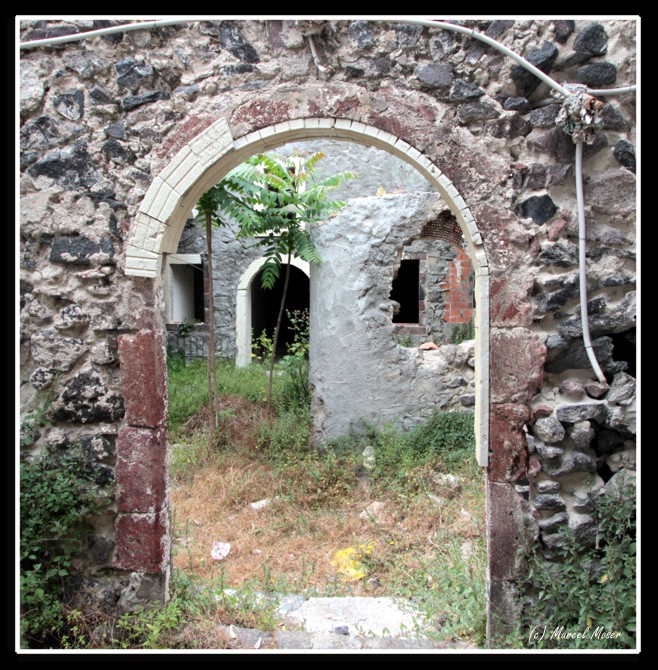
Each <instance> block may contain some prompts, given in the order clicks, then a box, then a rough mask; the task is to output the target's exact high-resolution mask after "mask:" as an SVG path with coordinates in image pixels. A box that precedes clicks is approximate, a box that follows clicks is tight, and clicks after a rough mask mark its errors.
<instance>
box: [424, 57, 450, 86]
mask: <svg viewBox="0 0 658 670" xmlns="http://www.w3.org/2000/svg"><path fill="white" fill-rule="evenodd" d="M416 77H418V80H419V81H420V82H421V84H424V85H425V86H427V88H430V89H447V88H448V87H449V86H450V85H451V84H452V81H453V79H454V78H455V74H454V71H453V68H452V66H451V65H448V64H447V63H432V64H430V65H420V66H419V67H417V68H416Z"/></svg>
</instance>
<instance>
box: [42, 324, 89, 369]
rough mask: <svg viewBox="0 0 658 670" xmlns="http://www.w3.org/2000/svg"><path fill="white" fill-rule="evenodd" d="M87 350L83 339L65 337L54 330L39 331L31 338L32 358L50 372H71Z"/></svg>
mask: <svg viewBox="0 0 658 670" xmlns="http://www.w3.org/2000/svg"><path fill="white" fill-rule="evenodd" d="M86 350H87V347H86V346H85V344H84V342H83V341H82V340H81V339H79V338H72V337H63V336H62V335H60V334H59V333H57V332H56V331H55V330H54V329H52V328H48V329H46V330H42V331H39V332H37V333H35V334H34V335H32V337H31V338H30V351H31V353H32V358H33V359H34V360H35V361H36V362H37V363H39V365H43V366H44V367H45V368H49V369H50V370H60V371H62V372H66V371H67V370H70V369H71V367H72V366H73V364H74V363H75V362H76V361H77V360H78V358H80V356H82V354H83V353H84V352H85V351H86Z"/></svg>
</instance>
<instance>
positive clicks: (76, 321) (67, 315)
mask: <svg viewBox="0 0 658 670" xmlns="http://www.w3.org/2000/svg"><path fill="white" fill-rule="evenodd" d="M88 322H89V316H88V315H87V314H85V313H84V312H83V311H82V307H80V305H78V304H75V303H74V304H71V305H67V306H66V307H62V309H60V310H59V313H58V314H57V316H56V317H55V320H54V322H53V325H54V326H55V328H57V329H58V330H66V329H67V328H74V327H75V326H81V325H84V324H86V323H88Z"/></svg>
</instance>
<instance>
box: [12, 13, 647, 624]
mask: <svg viewBox="0 0 658 670" xmlns="http://www.w3.org/2000/svg"><path fill="white" fill-rule="evenodd" d="M117 23H122V22H121V21H96V20H91V19H89V20H70V21H69V20H66V21H52V20H34V19H30V20H23V21H21V22H20V40H21V42H30V41H36V40H39V39H48V40H52V39H53V38H56V37H57V36H65V35H73V36H74V39H72V40H70V41H63V42H55V43H50V42H49V43H47V44H45V45H37V46H32V47H30V48H24V49H21V51H20V90H19V93H20V137H19V141H20V174H19V178H18V179H19V192H20V255H19V264H20V411H21V421H22V425H23V427H24V428H25V426H27V425H28V422H27V418H28V417H30V416H32V415H33V414H34V412H35V411H36V410H37V408H40V407H42V405H43V399H44V398H45V397H47V398H48V399H49V400H48V405H47V407H46V408H45V412H46V416H47V421H46V422H44V424H43V425H39V426H38V429H37V430H32V432H30V434H29V435H27V436H26V438H27V439H24V440H23V444H24V453H26V454H29V453H34V452H35V451H37V450H39V449H43V448H45V447H47V446H48V445H51V446H56V447H59V448H61V449H66V448H67V445H72V444H81V445H82V446H83V447H84V448H85V449H86V453H87V454H88V458H89V466H90V467H91V468H93V469H95V471H97V472H98V473H99V477H104V478H105V481H112V482H113V484H114V485H115V489H114V490H115V504H114V505H113V506H112V507H110V508H109V509H108V510H107V511H106V513H105V514H103V515H100V516H98V517H97V518H96V519H95V520H94V533H93V536H92V537H91V538H90V540H89V546H88V548H87V550H86V553H85V554H84V555H83V556H82V557H81V558H80V560H79V563H78V564H77V565H78V573H77V575H76V578H75V580H73V583H74V586H75V588H76V589H77V591H78V592H79V594H80V595H81V596H82V597H83V598H86V599H87V600H88V602H90V603H93V604H94V606H96V607H101V608H105V609H107V610H114V611H116V610H121V609H126V608H129V607H131V606H132V605H134V603H135V602H138V601H148V600H153V599H162V598H165V597H166V594H167V589H168V575H169V569H170V536H169V529H170V519H169V505H168V490H167V458H166V454H167V434H166V408H167V377H166V350H167V332H168V329H167V323H169V324H174V323H181V322H183V321H186V320H188V319H189V318H190V317H192V318H198V319H203V320H206V319H208V316H207V315H205V314H204V305H203V272H202V270H201V273H200V275H199V271H195V270H194V266H195V265H196V266H197V267H201V268H202V266H203V263H202V261H203V258H202V257H201V256H202V251H201V250H200V249H199V248H195V244H196V242H195V239H194V235H193V234H192V232H191V229H190V227H189V226H188V227H187V228H186V225H187V222H188V221H189V220H190V218H191V217H192V211H193V208H194V206H195V204H196V202H197V201H198V198H199V197H200V196H201V195H202V194H203V193H204V192H205V191H206V190H207V189H208V188H210V187H211V186H212V185H214V184H216V183H217V182H218V181H219V180H221V179H222V178H223V176H224V175H226V174H227V172H228V171H229V170H231V169H232V168H233V167H235V166H236V165H238V164H240V163H241V162H243V161H244V160H246V159H247V158H248V157H249V156H251V155H253V154H254V153H259V152H265V151H270V150H276V149H278V148H280V147H284V146H286V145H290V144H294V143H302V142H310V141H315V140H322V141H323V142H326V141H340V142H341V143H346V142H347V143H352V144H354V145H359V146H361V147H372V148H374V149H377V150H380V151H384V152H386V153H387V154H389V155H392V156H394V157H395V158H396V159H399V160H400V161H402V162H403V163H404V165H405V169H408V170H409V171H410V172H412V173H413V174H414V175H416V178H418V179H419V180H420V182H421V183H422V184H423V185H425V184H426V185H427V187H425V186H422V185H421V186H416V185H414V186H413V187H407V182H406V181H405V180H403V181H405V183H404V184H401V185H400V186H399V187H398V185H397V184H392V185H391V186H390V187H389V186H385V190H386V191H387V193H386V194H385V195H379V196H378V195H377V194H376V192H373V191H372V189H370V192H365V191H367V189H364V188H363V187H357V186H356V182H354V184H355V188H360V189H361V190H360V191H358V192H356V193H350V194H349V197H348V200H349V203H348V205H347V206H346V207H345V208H344V209H343V210H342V211H341V212H340V213H339V214H338V215H336V216H335V217H333V218H331V219H330V220H329V221H327V222H324V223H323V224H321V225H318V226H317V227H316V228H315V229H314V231H313V235H314V240H315V243H316V245H317V247H318V249H319V250H320V253H321V255H322V256H323V258H324V259H325V262H324V263H322V264H320V265H318V266H313V267H311V268H303V267H300V268H298V271H299V273H301V274H300V276H301V275H304V276H307V275H308V276H309V284H308V286H309V288H308V291H309V304H310V305H311V355H310V360H311V376H312V380H313V384H314V388H315V398H314V418H315V421H316V429H317V430H320V431H322V432H324V434H326V435H334V434H337V433H340V432H341V431H343V430H345V429H347V428H348V427H349V424H350V422H351V421H352V420H353V419H355V418H356V417H355V416H354V413H353V414H350V412H354V404H355V403H353V402H351V403H349V402H348V400H349V398H350V397H351V398H354V397H358V398H360V399H362V404H360V406H359V407H358V412H357V413H359V414H365V415H369V416H376V418H378V419H381V420H382V421H385V420H388V419H394V420H397V421H399V422H400V423H401V424H402V425H403V426H407V425H412V424H413V423H414V421H416V420H418V419H419V418H420V415H422V414H423V413H424V412H426V411H429V410H430V409H431V407H432V406H437V407H444V408H448V409H450V408H453V409H454V408H460V407H461V408H464V407H467V408H468V407H472V408H473V410H474V417H475V434H476V440H477V453H476V454H474V457H475V458H477V459H478V463H479V464H480V465H481V466H482V469H483V480H484V482H485V486H486V495H487V509H488V552H489V574H488V589H489V615H490V616H489V625H490V627H491V629H492V630H493V629H495V630H497V631H499V632H500V631H502V632H504V631H505V630H508V629H509V627H510V626H511V625H512V624H513V621H514V616H515V596H516V594H517V593H518V588H519V585H518V580H519V578H520V575H521V574H522V569H523V566H522V564H521V561H520V560H519V556H520V552H521V551H522V550H523V548H524V547H525V545H526V543H527V541H529V540H531V539H532V538H534V537H539V539H540V540H541V542H542V545H543V547H544V552H545V557H546V560H551V558H552V553H551V552H552V548H553V547H554V543H555V538H556V531H557V529H558V528H559V526H560V525H562V524H569V525H570V526H571V527H572V528H573V529H574V530H575V531H576V534H577V537H578V538H579V541H582V542H583V543H587V542H591V541H593V538H595V536H596V532H597V529H596V523H595V521H594V517H593V516H592V514H591V510H592V500H593V498H594V497H595V496H596V495H598V492H599V491H600V490H601V488H602V487H608V488H610V487H612V486H613V484H611V482H612V483H614V482H616V484H615V485H617V486H620V485H626V484H627V483H628V482H629V481H630V480H633V479H634V476H635V471H636V447H635V439H636V410H635V403H636V368H635V343H636V339H635V332H636V309H635V295H636V294H635V291H636V262H635V259H636V239H637V238H636V235H637V222H636V211H637V205H636V155H635V153H636V146H635V145H636V109H635V100H636V96H635V93H634V92H630V93H618V94H609V95H606V94H605V92H604V93H601V90H602V89H606V88H614V87H616V86H620V87H625V86H627V85H631V84H636V73H637V55H636V28H637V24H636V21H635V20H634V19H615V20H596V19H579V20H575V21H570V20H551V19H540V20H539V19H537V20H535V19H523V20H512V19H509V20H507V19H505V20H503V19H499V20H495V21H491V20H473V21H460V22H457V24H458V25H457V27H459V26H464V25H465V26H466V27H467V28H469V29H475V30H476V31H478V33H483V34H485V35H487V36H489V37H491V38H493V39H495V40H497V41H498V42H500V43H502V44H503V45H505V46H506V47H508V48H509V49H511V50H513V51H514V52H516V53H517V54H520V55H522V56H524V57H525V58H526V59H528V60H529V61H530V62H531V63H532V64H534V65H535V66H537V67H538V68H539V69H540V70H541V72H544V73H548V74H550V76H551V77H552V78H553V79H554V80H556V81H557V82H559V83H560V84H565V83H579V84H581V85H583V86H586V87H589V89H590V90H593V91H595V92H596V93H595V97H596V98H597V99H598V100H599V101H600V104H599V103H596V104H594V105H593V106H592V107H591V109H590V112H591V115H590V117H588V118H589V119H590V120H592V119H593V121H592V123H593V125H591V126H587V127H586V128H585V130H584V131H583V134H582V135H578V133H579V132H580V130H579V128H580V126H579V123H580V122H579V121H574V119H575V117H573V116H569V114H570V113H571V112H570V111H569V109H571V110H572V111H573V107H569V104H570V103H571V102H574V101H577V99H580V100H581V102H582V100H585V102H586V104H588V105H589V104H591V101H589V102H588V100H589V99H585V98H578V96H579V95H580V94H582V89H581V90H580V93H578V89H573V90H574V91H575V92H574V93H571V92H570V93H569V97H568V98H567V103H569V104H566V105H563V100H562V98H561V97H560V96H557V97H556V96H553V95H551V92H550V89H549V84H547V83H546V82H543V81H540V79H539V78H537V77H536V76H534V75H533V74H531V73H530V72H529V71H528V70H526V69H524V67H522V66H521V65H519V64H518V63H516V62H515V61H514V60H512V59H511V58H509V57H508V56H506V55H504V54H503V53H501V52H500V51H498V50H497V49H495V48H493V47H492V46H489V45H487V44H485V43H483V42H481V41H479V40H477V39H474V38H473V37H472V36H471V35H470V34H465V33H463V32H455V31H454V30H452V29H447V28H446V27H444V26H442V25H441V24H437V25H436V26H426V25H419V24H417V23H413V22H410V21H406V20H402V19H400V20H389V21H384V20H362V19H358V20H356V19H355V20H330V21H294V20H212V21H202V20H194V21H182V22H177V23H172V24H171V25H158V26H155V27H150V28H143V29H140V30H130V31H124V32H112V33H109V34H104V35H100V36H85V35H84V34H83V33H85V32H87V31H91V30H94V29H98V28H103V27H107V26H111V25H114V24H117ZM311 43H312V45H313V49H314V50H315V52H316V56H315V57H314V55H313V51H312V50H311ZM563 90H566V89H563ZM574 104H575V103H574ZM578 109H582V110H584V109H585V108H584V107H581V108H578ZM588 109H589V108H588ZM583 113H584V112H583ZM565 115H566V116H565ZM565 119H566V121H565ZM594 121H596V123H594ZM565 128H566V129H567V130H569V131H570V132H572V133H576V136H578V137H584V138H585V139H586V140H587V141H586V143H585V144H584V145H582V146H583V151H582V154H583V161H582V163H583V165H582V171H583V176H584V179H583V181H584V217H583V221H584V222H585V223H586V231H585V239H584V247H583V249H584V252H585V253H584V257H581V255H579V234H578V228H579V219H578V211H577V210H578V207H577V190H576V180H575V171H576V167H575V165H576V163H575V157H576V150H575V148H574V147H575V145H574V141H573V140H572V137H571V136H570V135H569V134H568V133H567V132H565ZM363 155H364V156H365V154H363ZM358 160H364V161H365V160H366V159H365V158H363V159H358ZM352 169H355V170H356V172H360V170H359V167H358V166H353V167H352ZM365 172H366V173H368V172H370V171H369V170H368V169H366V170H365ZM405 179H406V178H405ZM410 183H411V182H409V184H410ZM400 188H402V191H400V192H396V191H398V190H399V189H400ZM216 236H217V237H216V240H215V247H216V248H217V254H218V258H225V259H226V262H225V263H224V264H223V266H222V268H221V271H222V273H223V274H222V277H223V279H220V277H219V275H217V279H219V280H220V281H219V282H218V294H217V302H218V307H217V310H218V311H217V313H216V314H215V315H213V320H214V325H215V327H216V329H217V333H218V345H217V346H218V350H219V352H220V353H221V354H222V355H224V356H227V357H230V358H233V357H235V358H236V360H238V362H242V363H244V362H245V361H246V357H248V352H249V347H250V336H251V330H252V329H253V327H256V328H258V324H254V323H251V324H250V323H249V320H250V319H251V318H252V316H253V312H252V311H251V310H248V308H247V305H248V302H249V301H250V300H251V301H253V300H254V299H255V298H254V296H255V294H250V293H249V291H250V287H251V286H252V285H253V283H254V278H255V277H256V274H257V271H258V253H259V251H258V250H255V249H253V248H250V247H249V246H248V245H246V244H245V242H244V241H240V242H239V243H238V242H236V241H235V239H234V237H233V236H232V235H231V234H230V231H228V230H225V229H222V230H220V231H217V233H216ZM238 245H243V246H240V248H239V249H238ZM457 247H459V249H458V250H456V248H457ZM448 248H450V249H452V251H450V252H448ZM229 249H230V251H231V253H227V250H229ZM444 252H445V254H444ZM446 254H447V255H446ZM186 255H189V256H192V258H191V259H190V258H186V257H185V256H186ZM448 256H450V257H448ZM441 258H443V259H444V260H445V263H444V265H443V266H442V267H443V269H442V270H441V271H440V274H441V276H440V277H439V276H438V274H437V270H436V269H437V267H438V265H440V263H438V260H440V259H441ZM441 262H442V263H443V261H441ZM190 263H191V265H190ZM437 263H438V265H437ZM254 264H255V265H254ZM403 264H404V266H405V268H407V269H405V270H403V271H402V272H403V274H405V273H407V272H408V273H410V274H408V275H407V279H406V280H405V281H408V282H411V285H412V286H414V287H416V286H417V287H418V288H419V293H418V300H412V303H413V305H412V312H411V313H409V312H406V314H407V315H406V316H405V317H404V318H405V319H407V320H406V321H402V322H400V321H398V322H396V321H394V316H395V314H394V312H395V311H396V310H397V307H396V306H395V304H394V303H400V306H401V308H402V307H403V306H404V305H402V303H403V302H404V300H400V299H396V296H395V294H394V295H393V296H392V293H391V292H392V290H393V284H394V282H395V280H396V279H397V277H399V276H400V269H401V268H402V266H403ZM581 270H582V271H584V274H583V273H582V272H581ZM195 273H196V274H195ZM451 273H452V274H451ZM581 276H582V277H584V285H585V286H586V289H587V291H588V303H587V310H586V311H587V316H588V324H589V330H590V332H591V339H592V350H593V352H594V353H595V356H596V359H597V361H598V364H599V365H600V367H601V368H602V373H601V374H602V376H603V379H599V378H598V377H597V374H596V372H595V371H594V370H593V369H592V365H591V362H590V360H589V358H588V355H587V351H586V349H585V347H584V345H583V322H582V320H581V311H580V307H579V296H580V293H581V291H580V283H581V281H580V278H581ZM464 277H466V278H467V281H466V282H463V281H462V279H464ZM457 278H459V281H456V280H457ZM300 281H301V280H300ZM401 281H402V280H400V282H401ZM451 282H453V283H452V284H451ZM455 282H456V283H455ZM174 284H175V286H176V287H177V288H176V291H177V292H178V293H177V294H176V295H175V296H173V290H174V289H173V288H172V287H173V286H174ZM464 286H466V287H467V290H466V293H467V294H468V295H471V296H472V301H473V302H472V304H471V305H469V304H467V303H464V301H463V300H461V298H462V297H463V296H461V295H459V290H461V289H462V288H464ZM412 293H413V290H412ZM199 295H200V296H201V298H199V297H198V296H199ZM195 296H197V297H196V298H195ZM421 296H422V300H421ZM256 299H257V296H256ZM448 302H450V305H448V304H447V303H448ZM404 307H405V309H406V307H407V306H404ZM453 307H454V315H453ZM176 310H178V311H176ZM432 310H435V311H440V312H441V314H442V318H441V319H437V318H435V316H434V312H433V311H432ZM468 310H472V312H469V311H468ZM225 317H226V318H225ZM462 318H464V319H467V320H471V319H472V323H473V326H474V340H473V342H470V344H468V345H467V344H466V343H465V344H463V345H462V344H451V343H450V342H451V340H452V339H453V338H452V334H451V333H452V331H453V330H454V328H455V327H456V325H458V323H459V319H462ZM451 319H454V320H452V321H451ZM206 322H207V321H206ZM445 324H452V325H450V326H449V328H448V329H446V326H445ZM238 328H239V329H240V330H239V332H238ZM447 330H450V331H451V332H450V333H448V332H447ZM169 331H170V333H169V339H170V345H171V344H172V342H173V345H174V346H175V347H178V346H186V344H183V345H181V344H180V343H177V342H176V333H175V329H172V328H169ZM183 339H185V338H183ZM425 339H428V340H436V341H437V343H438V344H440V345H441V347H440V349H439V353H434V352H424V351H422V350H419V349H418V346H417V345H418V344H419V343H420V342H421V340H425ZM192 341H193V338H191V337H190V338H188V340H187V342H190V343H191V342H192ZM195 346H196V345H195ZM198 346H199V347H200V348H201V349H200V351H203V346H204V345H203V341H202V338H201V340H200V343H198ZM373 352H375V354H374V355H373ZM188 353H192V354H193V353H194V352H188ZM437 379H441V380H442V381H441V383H440V384H437V383H436V380H437ZM401 387H403V388H406V389H408V392H405V393H395V394H389V393H388V390H389V389H399V388H401ZM421 396H422V397H424V398H427V399H429V404H428V406H426V407H422V408H419V406H418V402H417V400H418V398H419V397H421ZM350 405H351V407H350ZM624 482H626V484H624Z"/></svg>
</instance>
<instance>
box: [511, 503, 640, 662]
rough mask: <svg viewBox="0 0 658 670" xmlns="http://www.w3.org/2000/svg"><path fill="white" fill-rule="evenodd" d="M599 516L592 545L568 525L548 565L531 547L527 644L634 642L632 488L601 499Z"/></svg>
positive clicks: (629, 644)
mask: <svg viewBox="0 0 658 670" xmlns="http://www.w3.org/2000/svg"><path fill="white" fill-rule="evenodd" d="M595 517H596V522H597V524H598V538H597V540H596V542H595V543H594V544H593V545H592V546H584V545H582V544H580V543H579V542H578V541H577V540H576V537H575V534H574V532H573V530H571V529H570V528H569V527H568V526H564V527H562V528H561V530H560V537H561V547H560V550H559V561H558V562H555V563H552V564H547V562H546V561H545V560H544V559H543V558H542V556H541V552H540V547H538V546H537V547H534V548H533V552H532V554H531V558H530V561H529V571H528V576H527V580H526V584H525V586H526V587H527V589H529V596H527V597H526V598H524V600H523V619H522V622H523V624H522V625H523V639H524V640H525V641H526V643H527V644H528V646H530V647H532V648H587V649H603V648H610V649H627V648H633V647H634V646H635V605H636V549H635V495H634V490H631V491H626V492H625V493H623V494H620V495H619V496H615V495H609V494H607V495H603V496H601V497H600V498H598V500H597V503H596V513H595ZM579 634H580V635H579Z"/></svg>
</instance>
